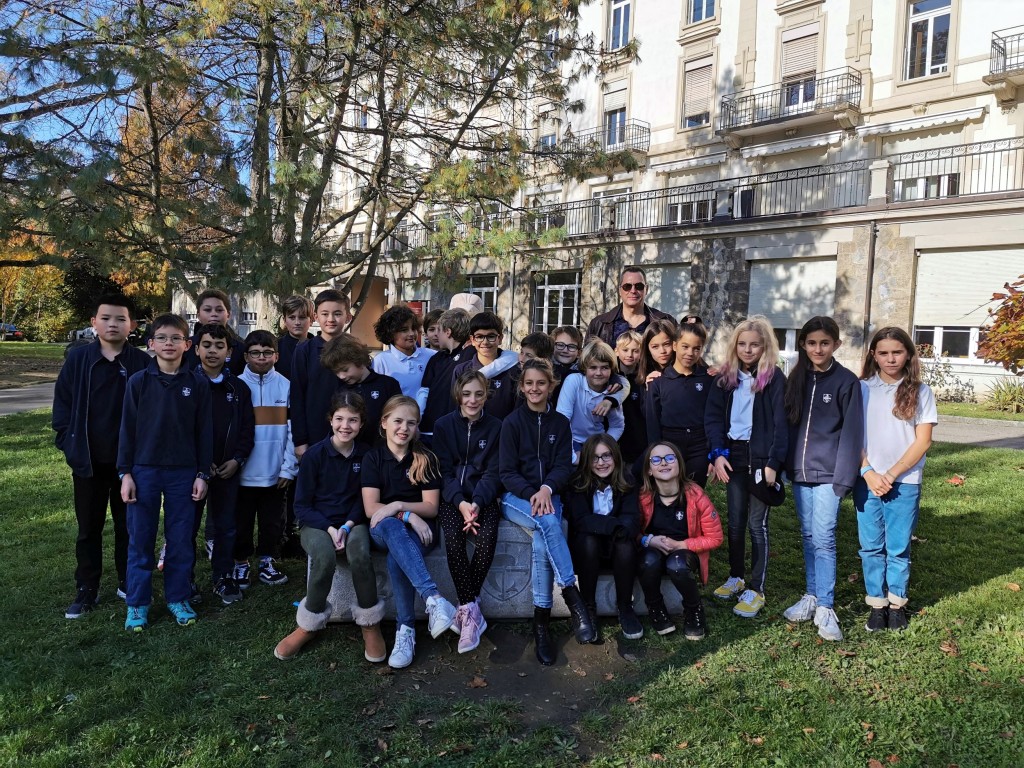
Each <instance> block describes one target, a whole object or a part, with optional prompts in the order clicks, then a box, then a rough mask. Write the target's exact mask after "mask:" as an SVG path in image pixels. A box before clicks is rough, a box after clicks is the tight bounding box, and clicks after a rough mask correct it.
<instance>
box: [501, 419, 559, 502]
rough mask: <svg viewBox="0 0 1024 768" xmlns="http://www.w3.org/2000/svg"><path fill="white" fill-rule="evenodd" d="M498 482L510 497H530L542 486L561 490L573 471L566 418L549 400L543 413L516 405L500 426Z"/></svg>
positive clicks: (553, 492) (556, 492)
mask: <svg viewBox="0 0 1024 768" xmlns="http://www.w3.org/2000/svg"><path fill="white" fill-rule="evenodd" d="M498 466H499V470H500V473H501V483H502V485H504V486H505V489H506V490H507V491H508V492H509V493H511V494H512V495H513V496H518V497H519V498H520V499H529V498H530V497H531V496H533V495H534V494H535V493H537V491H539V490H540V487H541V486H542V485H546V486H548V487H549V488H551V492H552V494H553V495H555V494H559V493H561V492H562V491H563V490H564V489H565V487H566V485H567V484H568V482H569V476H570V475H571V474H572V431H571V430H570V429H569V420H568V419H567V418H565V416H563V415H562V414H560V413H559V412H558V411H556V410H555V408H554V406H552V405H551V404H550V403H548V409H547V410H546V411H545V412H544V413H534V412H533V411H531V410H530V407H529V405H527V404H526V403H523V405H521V406H519V407H518V408H516V409H515V410H514V411H512V413H510V414H509V416H508V418H506V419H505V421H504V423H503V424H502V425H501V453H500V456H499V460H498Z"/></svg>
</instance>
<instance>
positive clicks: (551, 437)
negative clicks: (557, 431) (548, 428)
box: [548, 435, 555, 445]
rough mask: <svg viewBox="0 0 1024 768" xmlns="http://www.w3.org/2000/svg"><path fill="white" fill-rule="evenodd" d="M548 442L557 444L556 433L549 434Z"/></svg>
mask: <svg viewBox="0 0 1024 768" xmlns="http://www.w3.org/2000/svg"><path fill="white" fill-rule="evenodd" d="M548 442H549V443H551V445H554V444H555V436H554V435H548Z"/></svg>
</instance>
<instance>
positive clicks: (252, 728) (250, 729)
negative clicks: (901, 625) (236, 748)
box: [245, 723, 256, 733]
mask: <svg viewBox="0 0 1024 768" xmlns="http://www.w3.org/2000/svg"><path fill="white" fill-rule="evenodd" d="M255 730H256V723H249V724H248V725H247V726H245V732H246V733H252V732H253V731H255Z"/></svg>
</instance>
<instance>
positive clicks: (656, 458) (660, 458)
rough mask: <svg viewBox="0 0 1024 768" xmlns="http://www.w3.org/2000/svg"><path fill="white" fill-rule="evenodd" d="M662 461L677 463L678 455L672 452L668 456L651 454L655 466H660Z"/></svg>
mask: <svg viewBox="0 0 1024 768" xmlns="http://www.w3.org/2000/svg"><path fill="white" fill-rule="evenodd" d="M662 462H664V463H666V464H675V463H676V457H675V456H674V455H673V454H671V453H670V454H669V455H668V456H651V464H653V465H654V466H658V465H659V464H661V463H662Z"/></svg>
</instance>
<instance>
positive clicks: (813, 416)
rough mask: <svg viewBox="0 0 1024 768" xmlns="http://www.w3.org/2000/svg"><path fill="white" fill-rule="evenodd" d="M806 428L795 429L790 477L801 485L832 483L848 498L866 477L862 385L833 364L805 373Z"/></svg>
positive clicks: (803, 412)
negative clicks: (862, 474) (862, 470)
mask: <svg viewBox="0 0 1024 768" xmlns="http://www.w3.org/2000/svg"><path fill="white" fill-rule="evenodd" d="M805 376H806V377H807V378H806V381H805V382H804V403H803V407H802V408H801V410H800V423H799V424H790V429H789V456H788V457H787V459H786V474H788V475H789V478H790V480H793V481H794V482H797V483H831V484H832V490H833V491H834V492H835V494H836V496H838V497H839V498H842V497H843V496H845V495H846V494H847V493H849V492H850V490H852V488H853V485H854V483H855V482H856V481H857V478H858V477H859V476H860V466H861V452H862V451H863V449H864V417H863V413H864V411H863V404H862V402H863V401H862V397H861V388H860V381H859V380H858V379H857V376H856V375H855V374H854V373H853V372H852V371H850V370H849V369H847V368H844V367H843V366H842V365H840V364H839V363H838V361H835V360H833V362H832V366H831V367H830V368H829V369H828V370H827V371H822V372H818V371H814V370H809V371H807V372H806V373H805Z"/></svg>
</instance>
